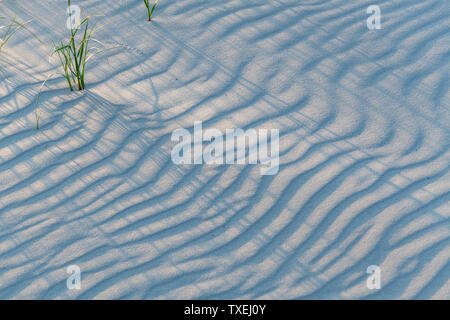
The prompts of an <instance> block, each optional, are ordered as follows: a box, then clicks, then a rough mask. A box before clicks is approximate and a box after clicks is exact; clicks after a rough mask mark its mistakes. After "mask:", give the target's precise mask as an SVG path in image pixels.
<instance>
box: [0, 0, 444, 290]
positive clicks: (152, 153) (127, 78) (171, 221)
mask: <svg viewBox="0 0 450 320" xmlns="http://www.w3.org/2000/svg"><path fill="white" fill-rule="evenodd" d="M77 2H78V4H79V5H80V6H81V7H82V8H83V14H87V13H89V14H92V15H96V17H94V18H95V19H97V20H98V21H99V22H98V23H99V26H102V28H101V29H99V30H98V31H97V32H96V33H95V36H94V37H95V38H96V39H98V40H100V41H102V42H103V43H104V44H105V45H106V46H109V47H117V48H116V49H115V50H111V51H107V52H104V53H103V54H101V55H97V56H96V57H94V58H93V59H92V60H91V61H89V63H88V67H87V71H86V86H87V89H86V90H85V91H84V92H70V90H69V89H68V87H67V83H66V82H65V79H64V78H63V77H62V76H60V75H55V76H52V77H51V80H49V81H48V82H47V83H46V85H45V86H44V88H43V90H42V93H41V96H40V101H39V106H38V107H37V106H36V103H35V102H36V97H37V94H38V92H39V88H40V86H41V85H42V82H43V81H44V80H45V79H46V78H47V77H49V76H50V75H52V74H53V73H55V72H60V71H61V69H60V66H59V65H58V60H57V59H56V57H55V56H53V57H50V55H51V52H52V42H53V41H58V40H60V39H62V38H64V37H67V34H68V30H67V29H66V27H65V26H66V15H65V12H66V3H65V1H56V0H49V1H30V0H17V1H3V2H2V3H1V4H0V13H1V14H0V15H3V16H8V17H13V16H14V15H15V14H16V15H17V17H18V19H20V20H21V21H28V20H30V19H32V21H31V22H30V23H29V25H28V31H27V30H20V31H19V32H18V33H16V34H15V35H14V37H13V38H11V41H10V42H9V43H8V44H7V46H6V47H5V48H4V50H2V52H1V53H0V69H1V70H2V71H3V72H4V77H3V78H2V79H1V82H0V128H1V129H0V130H1V131H0V298H1V299H449V298H450V280H449V278H450V266H449V258H450V242H449V241H450V223H449V217H450V202H449V200H450V179H449V178H450V172H449V159H450V149H449V141H450V140H449V126H450V113H449V108H450V92H449V71H450V69H449V65H448V62H449V61H450V59H449V57H450V56H449V47H450V35H449V30H448V25H449V24H450V15H449V12H450V10H449V2H448V1H446V0H425V1H423V0H422V1H418V0H397V1H378V2H377V4H378V5H379V6H380V8H381V13H382V16H381V21H382V28H381V29H379V30H368V28H367V25H366V19H367V18H368V14H367V13H366V9H367V7H369V6H370V5H372V4H374V3H373V1H368V0H355V1H346V0H332V1H321V0H305V1H300V0H283V1H281V0H280V1H275V0H266V1H262V0H230V1H219V0H215V1H212V0H207V1H206V0H176V1H164V0H160V1H159V3H158V7H157V8H156V10H155V13H154V18H153V21H152V22H151V23H149V22H148V21H147V17H146V10H145V7H144V5H143V2H142V1H140V0H133V1H129V3H128V11H127V9H126V5H125V2H124V1H116V0H101V1H95V0H85V1H74V3H75V4H76V3H77ZM29 31H31V32H32V33H33V34H34V35H32V34H31V33H30V32H29ZM36 37H37V38H38V39H37V38H36ZM93 45H94V44H93ZM36 108H38V109H39V110H42V116H41V120H40V127H41V128H40V130H36V128H35V110H36ZM195 121H202V122H203V127H204V128H218V129H220V130H222V131H224V130H225V129H227V128H244V129H249V128H261V129H262V128H264V129H278V130H279V142H280V146H279V147H280V150H279V152H280V155H279V161H280V164H279V172H278V173H277V174H276V175H261V174H260V168H259V166H258V165H251V164H247V165H225V164H224V165H194V164H193V165H176V164H174V163H173V162H172V161H171V150H172V147H173V145H174V143H173V142H172V141H171V134H172V132H173V131H174V130H176V129H177V128H187V129H188V130H192V128H193V125H194V122H195ZM70 265H77V266H79V267H80V269H81V289H80V290H68V288H67V286H66V280H67V278H68V274H67V272H66V270H67V267H68V266H70ZM371 265H376V266H379V267H380V270H381V288H380V289H369V288H368V287H367V286H366V281H367V278H368V276H369V274H367V273H366V270H367V268H368V267H369V266H371Z"/></svg>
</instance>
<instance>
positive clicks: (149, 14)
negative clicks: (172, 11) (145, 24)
mask: <svg viewBox="0 0 450 320" xmlns="http://www.w3.org/2000/svg"><path fill="white" fill-rule="evenodd" d="M144 3H145V6H146V7H147V14H148V21H152V15H153V11H155V8H156V5H157V4H158V0H156V1H155V3H154V4H153V6H152V8H151V9H150V0H144Z"/></svg>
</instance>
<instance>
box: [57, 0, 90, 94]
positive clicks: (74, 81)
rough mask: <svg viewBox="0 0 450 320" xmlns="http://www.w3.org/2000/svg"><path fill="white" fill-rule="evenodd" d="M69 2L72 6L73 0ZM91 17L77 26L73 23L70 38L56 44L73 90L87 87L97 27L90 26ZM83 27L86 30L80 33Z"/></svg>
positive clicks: (66, 76)
mask: <svg viewBox="0 0 450 320" xmlns="http://www.w3.org/2000/svg"><path fill="white" fill-rule="evenodd" d="M67 4H68V6H69V7H70V5H71V1H70V0H67ZM90 18H91V17H90V16H88V17H86V18H84V19H83V20H82V21H81V22H80V23H79V24H77V25H76V26H75V27H73V26H72V25H71V27H70V38H69V40H68V41H67V42H66V43H64V42H63V41H61V42H60V43H59V44H58V45H55V50H54V52H53V53H57V54H58V57H59V60H60V62H61V66H62V68H63V71H64V73H63V75H64V78H65V79H66V80H67V83H68V84H69V88H70V90H71V91H73V90H74V88H77V89H78V90H80V91H81V90H83V89H85V88H86V84H85V72H86V63H87V62H88V60H89V59H90V57H91V55H89V53H90V48H89V41H90V40H91V37H92V34H93V32H94V29H95V25H93V26H92V27H90V28H89V21H90ZM83 29H84V31H81V33H80V34H79V31H80V30H83ZM77 35H78V36H77Z"/></svg>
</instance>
